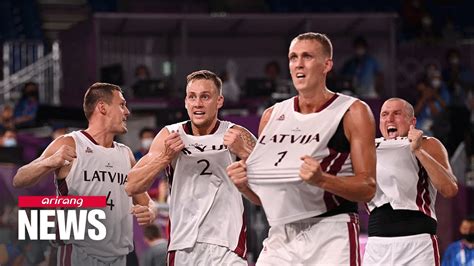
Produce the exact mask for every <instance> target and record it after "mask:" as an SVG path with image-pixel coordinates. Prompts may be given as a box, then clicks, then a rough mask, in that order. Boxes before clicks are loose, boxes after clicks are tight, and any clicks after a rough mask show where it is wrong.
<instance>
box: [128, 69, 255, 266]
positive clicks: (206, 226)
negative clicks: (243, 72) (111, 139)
mask: <svg viewBox="0 0 474 266" xmlns="http://www.w3.org/2000/svg"><path fill="white" fill-rule="evenodd" d="M223 103H224V97H223V96H222V81H221V80H220V78H219V77H218V76H217V75H216V74H214V73H212V72H210V71H207V70H201V71H196V72H193V73H191V74H189V75H188V77H187V86H186V98H185V107H186V109H187V112H188V115H189V118H190V120H189V121H184V122H180V123H176V124H173V125H169V126H166V127H165V128H163V129H162V130H161V132H160V133H158V135H157V136H156V137H155V139H154V141H153V144H152V146H151V148H150V151H149V153H148V154H147V155H145V156H144V157H143V158H142V159H141V160H140V161H139V162H138V163H137V165H136V166H135V167H134V168H133V169H132V171H131V172H130V174H129V183H128V184H127V186H126V190H127V191H128V192H129V193H131V194H134V193H137V192H141V191H145V190H146V189H147V188H148V187H150V185H151V184H152V182H153V180H154V178H155V176H156V174H157V173H158V172H159V171H161V170H163V169H165V167H167V166H168V165H169V169H168V170H169V171H168V178H169V183H170V185H171V193H170V197H171V199H170V231H171V232H170V245H169V248H168V250H169V253H168V263H169V265H247V263H246V261H245V259H244V257H245V253H246V243H245V239H246V236H245V232H246V228H245V225H244V221H243V211H244V208H243V203H242V195H241V194H240V193H239V191H238V190H237V189H236V187H235V186H234V185H233V183H232V181H231V180H230V179H229V177H228V176H227V174H226V167H227V166H228V165H230V164H231V163H232V162H233V161H236V157H239V158H242V159H246V158H247V157H248V155H249V154H250V151H251V150H252V148H253V146H254V145H255V138H254V137H253V135H252V134H251V133H249V132H248V131H247V130H246V129H244V128H243V127H240V126H237V125H234V124H232V123H230V122H227V121H220V120H218V119H217V112H218V110H219V109H220V108H221V107H222V105H223Z"/></svg>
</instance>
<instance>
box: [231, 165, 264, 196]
mask: <svg viewBox="0 0 474 266" xmlns="http://www.w3.org/2000/svg"><path fill="white" fill-rule="evenodd" d="M227 174H228V175H229V177H230V179H231V180H232V182H233V183H234V185H235V186H236V187H237V189H238V190H239V191H240V193H242V194H243V195H244V196H245V197H246V198H247V199H248V200H249V201H250V202H252V203H253V204H255V205H262V202H261V201H260V198H259V197H258V196H257V194H255V192H253V191H252V190H251V189H250V187H249V184H248V178H247V168H246V165H245V162H244V161H243V160H240V161H238V162H234V163H232V164H231V165H229V166H228V167H227Z"/></svg>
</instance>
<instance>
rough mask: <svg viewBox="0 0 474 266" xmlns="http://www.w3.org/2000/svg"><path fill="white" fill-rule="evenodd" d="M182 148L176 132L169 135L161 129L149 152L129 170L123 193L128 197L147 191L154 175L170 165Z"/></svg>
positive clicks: (166, 130)
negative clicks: (125, 192)
mask: <svg viewBox="0 0 474 266" xmlns="http://www.w3.org/2000/svg"><path fill="white" fill-rule="evenodd" d="M183 147H184V144H183V142H182V140H181V138H180V137H179V133H178V132H172V133H170V132H169V131H168V129H166V128H163V129H162V130H161V131H160V132H159V133H158V135H157V136H156V137H155V139H154V140H153V143H152V144H151V147H150V151H149V152H148V153H147V154H146V155H145V156H144V157H143V158H142V159H140V160H139V161H138V163H137V164H136V165H135V166H134V167H133V168H132V170H130V172H129V174H128V182H127V184H126V186H125V191H127V193H128V194H129V195H135V194H139V193H143V192H145V191H147V190H148V189H149V188H150V186H151V185H152V184H153V181H154V180H155V177H156V175H157V174H158V173H159V172H160V171H162V170H164V169H165V168H166V166H168V164H170V163H171V161H172V160H173V159H174V158H175V156H176V155H177V154H178V152H180V151H181V150H182V149H183Z"/></svg>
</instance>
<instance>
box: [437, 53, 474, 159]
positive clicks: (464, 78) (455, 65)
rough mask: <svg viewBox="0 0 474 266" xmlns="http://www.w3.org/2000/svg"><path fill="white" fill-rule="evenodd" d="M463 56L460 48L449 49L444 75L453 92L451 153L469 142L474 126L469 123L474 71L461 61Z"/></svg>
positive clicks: (448, 86)
mask: <svg viewBox="0 0 474 266" xmlns="http://www.w3.org/2000/svg"><path fill="white" fill-rule="evenodd" d="M461 58H463V56H461V52H460V51H459V50H458V49H450V50H448V51H447V53H446V60H447V62H446V65H445V67H444V69H443V77H444V79H445V80H446V83H447V88H448V90H449V92H450V94H451V102H450V104H449V113H450V114H449V117H450V118H449V120H450V122H451V134H450V137H449V142H448V143H447V147H446V148H447V149H448V152H449V154H452V153H453V152H454V151H455V150H456V148H457V147H458V145H459V143H461V142H462V141H466V143H469V141H468V138H470V137H471V136H472V135H471V134H472V131H471V129H472V128H471V127H470V126H468V125H470V121H471V111H472V106H473V103H472V88H473V86H474V73H472V71H471V70H470V69H469V68H468V67H466V66H465V65H464V64H463V62H461ZM471 141H472V140H471ZM469 150H470V149H469ZM469 155H470V154H468V156H469Z"/></svg>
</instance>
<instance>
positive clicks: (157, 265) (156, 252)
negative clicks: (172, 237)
mask: <svg viewBox="0 0 474 266" xmlns="http://www.w3.org/2000/svg"><path fill="white" fill-rule="evenodd" d="M143 235H144V237H145V242H146V243H147V245H148V246H149V248H148V249H147V250H146V251H145V253H144V254H143V255H142V256H141V258H140V266H161V265H163V266H165V265H166V256H167V252H168V241H166V239H164V238H162V237H161V233H160V229H159V228H158V226H157V225H156V224H150V225H147V226H146V227H145V228H144V229H143Z"/></svg>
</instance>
